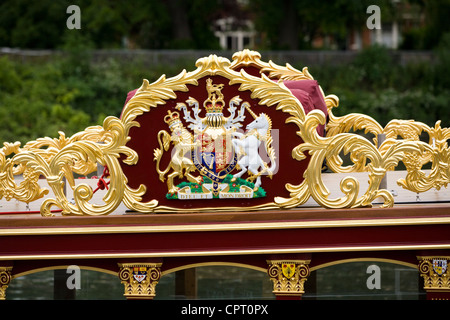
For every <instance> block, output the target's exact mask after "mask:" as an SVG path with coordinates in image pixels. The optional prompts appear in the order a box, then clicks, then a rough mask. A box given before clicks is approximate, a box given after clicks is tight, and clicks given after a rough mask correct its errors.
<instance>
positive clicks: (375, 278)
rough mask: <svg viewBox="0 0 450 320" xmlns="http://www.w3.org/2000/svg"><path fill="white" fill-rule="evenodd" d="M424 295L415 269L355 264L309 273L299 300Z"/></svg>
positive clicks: (398, 265) (398, 297)
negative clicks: (303, 292) (301, 298)
mask: <svg viewBox="0 0 450 320" xmlns="http://www.w3.org/2000/svg"><path fill="white" fill-rule="evenodd" d="M425 296H426V293H425V291H424V290H423V289H422V285H421V281H420V275H419V271H418V270H417V268H413V267H410V266H405V265H400V264H394V263H388V262H380V261H358V262H347V263H341V264H336V265H332V266H328V267H324V268H320V269H317V270H315V271H313V272H311V275H310V277H309V278H308V281H306V283H305V294H304V295H303V299H329V300H331V299H340V300H343V299H352V300H356V299H361V300H363V299H364V300H417V299H422V298H425Z"/></svg>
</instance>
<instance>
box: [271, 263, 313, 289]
mask: <svg viewBox="0 0 450 320" xmlns="http://www.w3.org/2000/svg"><path fill="white" fill-rule="evenodd" d="M267 263H268V265H269V267H268V269H267V273H268V275H269V277H270V280H272V282H273V291H272V292H273V293H274V294H276V295H277V296H301V295H302V294H303V293H305V290H304V283H305V282H306V280H307V279H308V276H309V274H310V270H309V263H310V260H289V259H286V260H267Z"/></svg>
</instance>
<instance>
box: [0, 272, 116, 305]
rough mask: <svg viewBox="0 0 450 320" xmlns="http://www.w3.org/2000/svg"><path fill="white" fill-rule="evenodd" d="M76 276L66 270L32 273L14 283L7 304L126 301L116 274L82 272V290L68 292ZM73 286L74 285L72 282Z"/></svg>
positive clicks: (8, 290)
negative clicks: (67, 300) (57, 301)
mask: <svg viewBox="0 0 450 320" xmlns="http://www.w3.org/2000/svg"><path fill="white" fill-rule="evenodd" d="M72 274H73V273H67V272H66V269H57V270H46V271H40V272H35V273H30V274H27V275H24V276H21V277H18V278H15V279H13V280H12V281H11V283H10V284H9V286H8V289H7V290H6V299H7V300H23V299H26V300H59V299H76V300H91V299H97V300H116V299H125V297H124V296H123V294H124V286H123V284H122V283H121V282H120V280H119V278H118V277H117V276H116V275H114V274H109V273H104V272H100V271H93V270H84V269H81V270H80V277H79V280H80V285H79V289H77V288H73V289H69V288H68V287H67V279H68V278H69V277H70V276H71V275H72ZM72 283H73V282H72Z"/></svg>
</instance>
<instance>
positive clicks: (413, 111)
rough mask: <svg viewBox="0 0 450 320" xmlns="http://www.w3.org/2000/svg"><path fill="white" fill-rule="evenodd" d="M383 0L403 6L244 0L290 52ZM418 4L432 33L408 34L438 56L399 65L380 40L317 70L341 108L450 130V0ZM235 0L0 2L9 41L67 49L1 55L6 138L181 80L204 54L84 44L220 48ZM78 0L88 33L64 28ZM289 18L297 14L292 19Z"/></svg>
mask: <svg viewBox="0 0 450 320" xmlns="http://www.w3.org/2000/svg"><path fill="white" fill-rule="evenodd" d="M379 1H386V3H387V4H386V5H385V6H383V5H381V8H384V9H383V10H386V13H382V15H383V16H385V17H386V18H388V17H389V14H390V13H389V12H391V13H392V12H395V11H392V10H391V8H392V7H391V6H390V5H389V6H388V4H389V3H392V1H391V0H373V1H372V0H370V1H369V0H361V1H344V0H336V1H331V0H322V1H306V0H297V1H283V2H280V1H277V0H248V1H239V2H240V3H244V4H246V7H245V8H246V10H249V11H250V13H251V14H253V15H254V21H255V25H256V28H257V29H258V30H260V31H261V32H262V33H264V34H265V35H266V38H265V41H264V43H263V44H262V46H263V47H262V48H270V49H283V48H286V44H290V43H291V41H294V43H296V46H297V47H298V48H308V47H309V46H310V42H308V41H309V40H308V39H310V38H311V37H312V36H313V35H314V34H317V33H319V32H333V33H334V34H335V35H336V37H339V36H341V37H344V35H345V32H346V30H347V28H349V26H351V25H354V24H359V23H364V24H365V19H367V14H365V10H366V7H367V5H368V3H369V2H370V3H371V4H372V3H380V4H381V2H379ZM410 1H411V2H415V3H417V4H419V5H420V6H423V8H424V10H425V9H426V12H427V13H426V14H427V15H429V16H433V19H431V20H432V23H430V24H427V25H426V27H424V28H425V29H424V30H422V31H421V32H417V33H414V32H413V33H412V34H411V36H410V38H409V39H416V40H417V41H416V40H414V41H410V43H412V44H413V45H416V46H417V48H416V49H433V50H434V51H435V52H436V59H435V61H433V63H431V64H426V63H415V64H411V65H406V66H402V65H399V64H398V63H396V61H395V60H394V58H393V57H392V55H391V54H389V51H388V50H387V49H385V48H382V47H372V48H368V49H366V50H364V51H362V52H361V53H359V55H358V57H357V59H356V60H355V61H354V62H352V63H350V64H336V65H321V66H310V71H311V73H312V74H313V76H314V77H315V78H316V79H318V80H319V82H320V84H321V85H322V87H323V89H324V91H325V93H326V94H331V93H333V94H336V95H338V96H339V98H340V107H339V108H338V110H337V113H338V114H340V113H341V114H343V113H350V112H360V113H366V114H368V115H371V116H372V117H374V118H375V119H377V120H378V121H379V122H380V123H381V124H382V125H385V124H386V123H387V121H389V120H390V119H393V118H399V119H409V118H412V119H416V120H418V121H423V122H425V123H427V124H428V125H430V126H433V125H434V123H435V121H436V120H438V119H442V120H443V122H442V125H443V126H446V127H448V126H450V114H448V112H446V110H447V108H448V101H450V54H449V52H450V33H448V28H449V24H448V23H445V22H446V21H445V19H447V16H446V15H445V14H444V13H445V12H448V9H449V7H450V6H449V2H450V0H442V1H441V0H439V1H437V0H423V1H422V0H410ZM236 2H238V0H191V1H182V0H166V1H158V0H145V1H143V0H135V1H129V2H128V1H113V0H109V1H107V0H93V1H87V0H78V1H75V0H74V1H63V0H42V1H39V2H30V1H25V0H14V1H12V0H4V1H3V2H2V3H1V4H0V47H20V48H35V49H37V48H49V49H65V50H66V52H67V54H65V55H54V56H52V59H38V60H33V59H27V60H21V59H20V58H19V59H14V58H10V57H7V56H4V57H0V141H21V142H22V143H25V142H26V141H29V140H34V139H36V138H38V137H43V136H51V137H55V136H57V135H58V133H57V132H58V131H59V130H61V131H64V132H65V133H66V135H72V134H74V133H75V132H78V131H81V130H84V128H85V127H87V126H89V125H93V124H101V123H102V121H103V119H104V117H105V116H107V115H114V116H119V115H120V112H121V110H122V107H123V104H124V100H125V97H126V93H127V92H128V91H130V90H133V89H135V88H137V87H139V86H140V85H141V81H142V79H144V78H146V79H148V80H150V81H154V80H156V79H157V78H158V77H159V76H160V75H161V74H167V75H168V76H174V75H176V74H178V73H179V72H180V71H181V70H182V69H187V70H193V69H194V63H195V61H179V62H177V63H172V64H170V65H161V64H159V65H154V64H153V65H151V63H150V65H149V62H148V61H123V60H115V59H113V58H109V59H105V60H102V61H95V62H93V61H92V57H91V56H90V51H89V50H86V49H94V48H99V49H102V48H103V49H104V48H120V47H123V45H124V43H123V42H124V41H128V43H129V44H130V43H131V44H132V45H131V47H133V46H134V47H136V48H172V49H176V48H192V49H214V48H218V42H217V39H216V37H215V36H214V34H213V31H212V30H211V29H209V28H205V26H206V25H208V26H209V25H210V24H211V21H212V20H214V19H215V18H217V17H218V16H220V15H221V14H224V13H223V12H224V11H226V12H228V13H230V12H232V11H233V10H237V8H236V6H235V4H236ZM438 2H439V5H438ZM280 3H281V4H283V5H280ZM69 4H77V5H79V6H80V8H81V19H82V21H81V26H82V29H81V30H69V29H67V28H66V19H67V18H68V16H69V14H67V13H66V8H67V6H68V5H69ZM284 4H286V6H284ZM441 5H442V6H441ZM245 8H244V9H245ZM240 10H241V9H240ZM361 10H363V14H360V11H361ZM236 14H242V10H241V11H240V12H237V13H236ZM291 14H292V15H293V17H294V20H295V21H294V20H291V19H293V18H292V17H290V16H289V17H288V15H291ZM361 19H364V21H363V22H361ZM175 20H176V21H175ZM306 34H309V35H310V36H309V38H308V37H305V36H304V35H306ZM299 35H302V37H299ZM294 38H296V40H295V39H294ZM419 40H420V41H419ZM295 41H296V42H295ZM263 59H264V55H263ZM275 62H276V63H278V64H285V63H286V61H275ZM295 67H297V68H298V69H301V68H303V67H304V65H295ZM355 88H358V89H357V90H356V89H355Z"/></svg>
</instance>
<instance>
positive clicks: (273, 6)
mask: <svg viewBox="0 0 450 320" xmlns="http://www.w3.org/2000/svg"><path fill="white" fill-rule="evenodd" d="M400 4H407V5H412V6H416V7H417V10H418V11H419V12H423V13H424V23H423V24H421V25H418V26H415V27H412V28H410V29H409V30H408V31H406V32H405V34H404V43H403V48H404V49H432V48H435V47H436V46H437V45H438V44H439V42H440V39H441V38H442V36H443V35H444V34H445V33H447V32H449V31H450V24H449V23H448V22H447V19H448V16H449V15H450V0H358V1H353V0H321V1H312V0H283V1H280V0H245V1H244V0H189V1H185V0H133V1H123V0H40V1H27V0H3V1H2V3H1V4H0V47H17V48H36V49H61V48H64V47H65V46H66V45H67V43H72V44H73V43H74V42H77V43H83V44H84V45H85V46H88V47H91V48H97V49H104V48H123V47H127V48H141V49H178V48H183V49H219V41H218V38H217V37H215V35H214V30H213V22H214V21H215V20H217V19H218V18H221V17H227V16H234V17H236V18H238V19H250V20H252V21H253V22H254V25H255V29H256V32H257V33H258V34H259V35H260V40H259V41H258V48H256V49H259V50H263V49H305V48H306V49H307V48H311V42H312V40H313V39H314V38H315V37H316V36H321V35H331V36H333V38H334V39H336V41H337V42H338V44H339V43H340V44H341V45H339V47H341V48H342V47H344V43H345V39H346V37H347V35H348V33H349V30H352V29H353V28H361V27H365V25H366V20H367V18H368V14H367V13H366V10H367V7H368V6H369V5H378V6H379V7H380V8H381V17H382V20H383V21H392V19H394V18H398V17H396V15H398V13H399V10H398V8H399V5H400ZM69 5H78V6H79V7H80V9H81V30H77V32H74V31H73V30H69V29H67V28H66V20H67V18H68V17H69V14H68V13H66V8H67V7H68V6H69Z"/></svg>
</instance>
